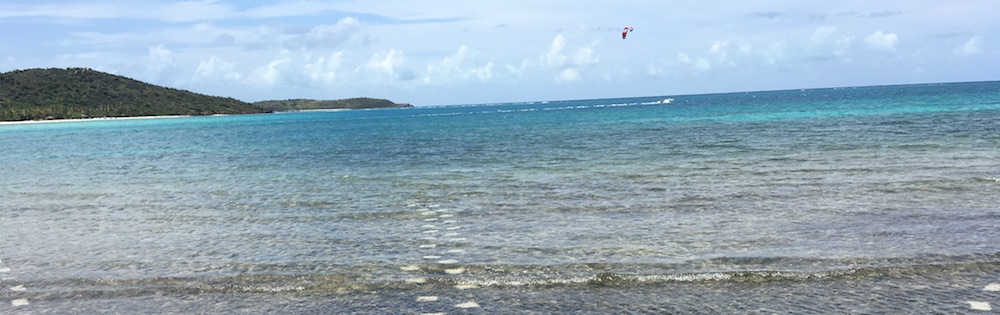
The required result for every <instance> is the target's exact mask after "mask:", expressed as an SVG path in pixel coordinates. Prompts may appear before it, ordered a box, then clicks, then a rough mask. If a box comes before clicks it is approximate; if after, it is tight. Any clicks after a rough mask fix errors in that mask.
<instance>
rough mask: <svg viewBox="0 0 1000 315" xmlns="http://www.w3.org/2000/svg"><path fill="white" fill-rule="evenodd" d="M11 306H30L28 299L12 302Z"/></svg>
mask: <svg viewBox="0 0 1000 315" xmlns="http://www.w3.org/2000/svg"><path fill="white" fill-rule="evenodd" d="M10 305H12V306H25V305H28V299H17V300H13V301H10Z"/></svg>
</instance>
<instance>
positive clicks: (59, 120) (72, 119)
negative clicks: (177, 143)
mask: <svg viewBox="0 0 1000 315" xmlns="http://www.w3.org/2000/svg"><path fill="white" fill-rule="evenodd" d="M184 117H191V115H162V116H132V117H99V118H68V119H50V120H18V121H0V125H31V124H48V123H69V122H88V121H105V120H136V119H157V118H184Z"/></svg>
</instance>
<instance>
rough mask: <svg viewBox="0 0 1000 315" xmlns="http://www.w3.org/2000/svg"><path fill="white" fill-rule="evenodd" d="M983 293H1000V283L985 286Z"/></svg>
mask: <svg viewBox="0 0 1000 315" xmlns="http://www.w3.org/2000/svg"><path fill="white" fill-rule="evenodd" d="M983 291H1000V283H990V284H987V285H986V287H985V288H983Z"/></svg>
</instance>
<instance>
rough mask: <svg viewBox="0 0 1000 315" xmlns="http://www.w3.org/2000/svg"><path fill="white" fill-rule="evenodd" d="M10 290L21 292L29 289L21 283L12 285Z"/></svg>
mask: <svg viewBox="0 0 1000 315" xmlns="http://www.w3.org/2000/svg"><path fill="white" fill-rule="evenodd" d="M10 290H11V291H17V292H20V291H24V290H27V289H25V288H24V286H23V285H19V286H13V287H10Z"/></svg>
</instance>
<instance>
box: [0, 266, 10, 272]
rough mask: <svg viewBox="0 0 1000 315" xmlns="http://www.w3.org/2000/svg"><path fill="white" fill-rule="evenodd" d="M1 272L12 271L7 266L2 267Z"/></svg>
mask: <svg viewBox="0 0 1000 315" xmlns="http://www.w3.org/2000/svg"><path fill="white" fill-rule="evenodd" d="M0 272H10V268H7V267H4V268H0Z"/></svg>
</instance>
